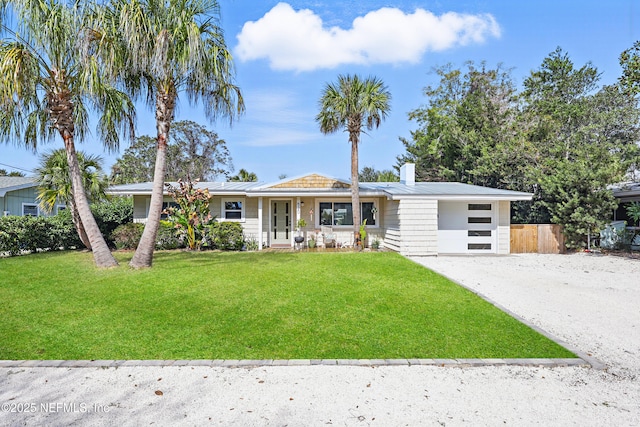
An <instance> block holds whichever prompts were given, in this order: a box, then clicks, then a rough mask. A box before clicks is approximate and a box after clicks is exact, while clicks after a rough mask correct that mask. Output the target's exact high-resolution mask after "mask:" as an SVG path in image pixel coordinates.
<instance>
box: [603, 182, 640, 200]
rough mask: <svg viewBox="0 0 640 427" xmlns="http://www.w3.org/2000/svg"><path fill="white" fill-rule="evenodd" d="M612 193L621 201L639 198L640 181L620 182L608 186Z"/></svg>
mask: <svg viewBox="0 0 640 427" xmlns="http://www.w3.org/2000/svg"><path fill="white" fill-rule="evenodd" d="M609 188H611V190H612V191H613V195H614V196H615V197H617V198H618V199H621V200H622V201H629V200H639V199H640V182H621V183H619V184H615V185H612V186H610V187H609Z"/></svg>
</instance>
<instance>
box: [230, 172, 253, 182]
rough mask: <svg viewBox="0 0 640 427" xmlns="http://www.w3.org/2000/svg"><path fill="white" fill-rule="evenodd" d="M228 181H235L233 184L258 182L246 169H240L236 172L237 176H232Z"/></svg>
mask: <svg viewBox="0 0 640 427" xmlns="http://www.w3.org/2000/svg"><path fill="white" fill-rule="evenodd" d="M229 181H235V182H257V181H258V176H257V175H256V174H255V173H253V172H249V171H248V170H246V169H240V170H239V171H238V174H237V175H234V176H232V177H231V178H229Z"/></svg>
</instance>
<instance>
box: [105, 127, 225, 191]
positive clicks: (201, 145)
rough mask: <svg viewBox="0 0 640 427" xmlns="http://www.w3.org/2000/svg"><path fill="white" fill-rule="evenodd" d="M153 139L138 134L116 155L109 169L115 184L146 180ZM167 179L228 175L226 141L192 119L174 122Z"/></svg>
mask: <svg viewBox="0 0 640 427" xmlns="http://www.w3.org/2000/svg"><path fill="white" fill-rule="evenodd" d="M155 156H156V140H155V139H153V138H151V137H149V136H146V135H145V136H141V137H139V138H137V139H136V141H135V142H134V143H133V144H132V145H131V146H130V147H128V148H127V149H126V150H125V152H124V154H123V156H122V157H120V158H118V159H117V161H116V163H115V164H114V165H113V167H112V169H111V171H112V172H111V181H112V182H113V183H115V184H128V183H134V182H149V181H152V180H153V172H154V169H155ZM166 162H167V167H166V172H165V180H166V181H177V180H178V179H185V178H186V177H187V176H189V177H191V178H192V179H197V180H200V181H213V180H215V178H216V177H217V176H219V175H223V176H228V174H229V172H230V171H232V170H233V164H232V161H231V156H230V154H229V150H228V149H227V146H226V142H225V141H224V140H222V139H218V135H217V134H216V133H214V132H211V131H209V130H207V129H206V128H205V127H204V126H201V125H199V124H197V123H195V122H191V121H179V122H176V123H175V124H174V125H173V127H172V129H171V138H170V140H169V144H168V145H167V159H166Z"/></svg>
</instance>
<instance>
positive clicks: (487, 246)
mask: <svg viewBox="0 0 640 427" xmlns="http://www.w3.org/2000/svg"><path fill="white" fill-rule="evenodd" d="M467 249H469V250H483V251H490V250H491V243H469V244H468V245H467Z"/></svg>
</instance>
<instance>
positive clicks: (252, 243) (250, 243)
mask: <svg viewBox="0 0 640 427" xmlns="http://www.w3.org/2000/svg"><path fill="white" fill-rule="evenodd" d="M244 249H245V250H247V251H257V250H259V249H260V243H259V242H258V239H256V237H255V236H253V235H252V236H249V237H245V238H244Z"/></svg>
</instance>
